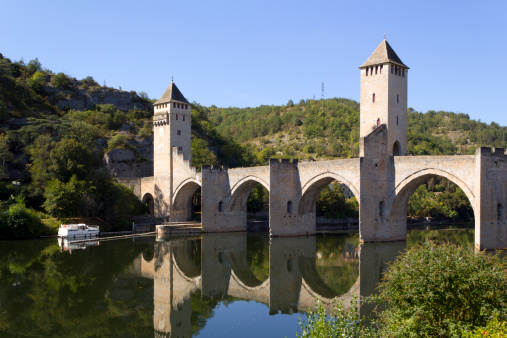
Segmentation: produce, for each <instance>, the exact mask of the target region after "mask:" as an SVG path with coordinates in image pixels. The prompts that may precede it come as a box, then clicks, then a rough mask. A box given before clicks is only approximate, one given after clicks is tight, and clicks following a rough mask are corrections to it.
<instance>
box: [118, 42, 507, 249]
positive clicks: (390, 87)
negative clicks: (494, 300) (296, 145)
mask: <svg viewBox="0 0 507 338" xmlns="http://www.w3.org/2000/svg"><path fill="white" fill-rule="evenodd" d="M359 68H360V70H361V111H360V121H359V123H360V126H359V128H360V154H359V158H351V159H340V160H332V161H316V162H304V163H298V162H297V160H293V161H290V160H288V159H283V160H281V161H279V160H277V159H271V160H270V162H269V166H261V167H254V168H235V169H228V168H226V167H218V166H214V167H210V166H202V168H201V169H202V170H201V172H197V170H196V168H194V167H192V166H191V149H190V144H191V136H192V135H191V115H190V110H189V103H188V101H187V100H186V99H185V97H184V96H183V95H182V94H181V92H180V91H179V89H178V88H177V87H176V85H175V84H174V83H171V85H170V86H169V88H168V89H167V90H166V92H165V93H164V95H163V96H162V97H161V99H160V100H158V101H157V102H155V104H154V109H155V114H154V117H153V123H154V176H153V177H145V178H139V179H130V180H123V182H124V183H125V184H127V185H129V186H131V187H133V188H134V192H135V193H136V194H138V196H139V198H140V199H142V201H143V202H146V203H148V204H149V205H150V207H151V210H152V212H153V213H154V214H155V215H158V216H161V217H170V219H171V220H173V221H186V220H189V219H190V216H191V207H192V198H193V195H194V193H195V192H196V191H197V190H198V189H201V194H202V199H201V202H202V206H201V210H202V228H203V230H204V231H206V232H228V231H245V230H246V211H247V210H246V201H247V198H248V196H249V194H250V192H251V191H252V189H253V188H254V187H255V186H256V185H257V184H261V185H263V186H264V187H265V188H266V189H267V190H268V191H269V227H270V234H271V236H296V235H309V234H314V233H315V230H316V224H315V223H316V217H315V204H316V203H315V202H316V200H317V197H318V195H319V193H320V192H321V190H322V189H323V188H324V187H325V186H326V185H328V184H329V183H331V182H333V181H335V180H336V181H339V182H341V183H343V184H344V185H346V186H347V187H348V188H350V190H351V191H352V192H353V194H354V195H355V196H356V197H357V199H358V201H359V208H360V210H359V223H360V226H359V233H360V238H361V241H363V242H382V241H398V240H404V239H405V238H406V208H407V203H408V200H409V198H410V196H411V195H412V194H413V193H414V191H415V190H416V189H417V187H418V186H419V185H421V184H423V183H425V182H427V181H428V179H430V178H432V177H435V176H439V177H445V178H447V179H449V180H450V181H451V182H453V183H455V184H456V185H458V186H459V187H460V188H461V189H462V190H463V192H464V193H465V194H466V196H467V197H468V199H469V201H470V204H471V206H472V208H473V211H474V218H475V236H476V238H475V245H476V247H477V248H481V249H496V248H505V247H507V225H506V221H507V218H506V215H505V210H504V207H505V205H506V204H507V180H506V178H507V161H506V155H505V152H504V149H491V148H486V147H481V148H478V149H477V151H476V153H475V155H469V156H406V155H408V154H407V152H408V144H407V142H408V141H407V130H408V125H407V123H408V122H407V119H408V118H407V82H408V69H409V68H408V67H407V66H406V65H405V64H404V63H403V62H402V61H401V59H400V58H399V57H398V56H397V55H396V53H395V52H394V50H393V49H392V48H391V46H390V45H389V44H388V43H387V41H386V40H385V39H384V41H382V42H381V44H380V45H379V46H378V47H377V49H376V50H375V51H374V52H373V54H372V55H371V56H370V58H368V60H367V61H366V62H365V63H364V64H363V65H362V66H361V67H359Z"/></svg>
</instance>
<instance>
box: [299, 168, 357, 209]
mask: <svg viewBox="0 0 507 338" xmlns="http://www.w3.org/2000/svg"><path fill="white" fill-rule="evenodd" d="M334 181H338V182H339V183H341V184H344V185H346V186H347V187H348V188H349V189H350V190H351V191H352V193H353V194H354V196H356V198H358V197H359V190H358V189H357V188H356V187H355V186H354V185H353V184H352V183H350V182H349V181H348V180H347V179H345V178H344V177H342V176H341V175H338V174H336V173H332V172H326V173H323V174H320V175H317V176H315V177H313V178H312V179H311V180H309V181H308V182H307V183H306V184H305V185H304V186H303V188H302V189H301V196H302V197H301V199H300V201H299V206H298V213H299V215H300V216H304V215H306V214H312V213H315V209H316V202H317V198H318V197H319V195H320V193H321V192H322V190H323V189H324V188H325V187H326V186H328V185H329V184H331V183H332V182H334ZM358 201H359V198H358Z"/></svg>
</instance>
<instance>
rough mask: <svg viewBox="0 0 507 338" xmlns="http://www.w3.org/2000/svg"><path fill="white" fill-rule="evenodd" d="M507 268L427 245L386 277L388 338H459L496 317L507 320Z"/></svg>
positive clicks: (384, 327)
mask: <svg viewBox="0 0 507 338" xmlns="http://www.w3.org/2000/svg"><path fill="white" fill-rule="evenodd" d="M506 273H507V271H506V264H505V263H504V262H503V261H502V260H501V259H500V258H499V257H498V256H497V255H490V254H485V253H484V252H478V253H474V250H473V249H472V248H464V247H460V246H455V245H449V244H447V245H441V246H437V245H435V244H434V243H433V242H426V243H424V244H423V245H420V246H416V247H413V248H411V249H410V251H408V252H406V253H404V254H403V255H401V256H400V257H399V258H398V259H397V260H396V261H395V262H393V263H392V264H391V265H390V267H389V269H388V270H387V271H386V273H385V274H384V279H383V281H382V282H381V284H380V286H379V291H380V294H379V295H378V296H375V297H372V298H371V300H373V301H375V302H376V303H377V304H385V306H386V308H385V310H384V311H382V312H381V313H380V316H379V318H380V324H381V325H380V330H381V332H380V333H381V336H383V337H408V336H414V337H415V336H417V337H420V336H430V337H451V336H460V335H461V332H462V331H469V330H471V329H474V328H477V327H481V326H485V325H486V324H487V323H488V320H489V319H490V318H491V316H492V315H494V314H497V315H498V316H499V319H500V320H505V318H506V311H507V275H506Z"/></svg>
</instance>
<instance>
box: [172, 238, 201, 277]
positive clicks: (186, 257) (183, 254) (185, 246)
mask: <svg viewBox="0 0 507 338" xmlns="http://www.w3.org/2000/svg"><path fill="white" fill-rule="evenodd" d="M200 249H201V240H200V239H199V240H191V241H188V240H185V241H178V242H176V241H175V242H174V245H173V249H172V250H173V257H174V262H175V266H176V267H177V269H178V270H179V271H181V273H182V276H184V277H186V278H187V279H195V278H196V277H199V276H200V275H201V267H200V264H197V263H199V262H200V261H199V262H196V261H195V258H196V257H194V256H196V255H198V256H199V257H198V258H199V259H200V256H201V250H200Z"/></svg>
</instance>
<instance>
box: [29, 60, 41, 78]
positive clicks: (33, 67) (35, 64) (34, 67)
mask: <svg viewBox="0 0 507 338" xmlns="http://www.w3.org/2000/svg"><path fill="white" fill-rule="evenodd" d="M26 70H27V71H28V73H29V74H34V73H35V72H38V71H40V70H42V64H41V63H40V62H39V59H38V58H35V59H34V60H30V61H29V62H28V64H27V65H26Z"/></svg>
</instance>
